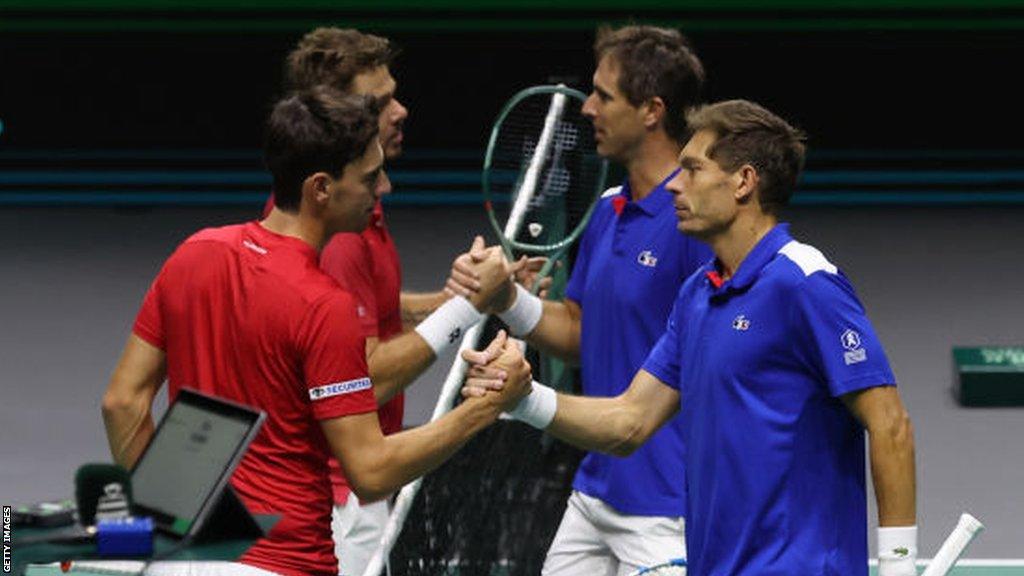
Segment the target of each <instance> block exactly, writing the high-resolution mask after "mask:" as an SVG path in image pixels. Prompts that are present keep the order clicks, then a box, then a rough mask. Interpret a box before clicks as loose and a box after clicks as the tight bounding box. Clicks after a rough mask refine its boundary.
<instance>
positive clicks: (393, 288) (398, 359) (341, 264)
mask: <svg viewBox="0 0 1024 576" xmlns="http://www.w3.org/2000/svg"><path fill="white" fill-rule="evenodd" d="M396 52H397V51H396V49H395V48H394V46H393V45H392V44H391V42H390V41H389V40H388V39H386V38H382V37H379V36H374V35H372V34H365V33H362V32H359V31H358V30H352V29H339V28H317V29H315V30H313V31H312V32H309V33H308V34H306V35H305V36H303V38H302V39H301V40H300V41H299V42H298V44H297V45H296V47H295V49H294V50H292V52H291V53H290V54H289V55H288V58H287V64H286V68H285V79H286V84H287V85H288V86H289V87H290V88H291V89H307V88H310V87H313V86H316V85H325V86H330V87H332V88H334V89H335V90H338V91H340V92H342V93H346V94H362V95H367V96H370V97H372V98H374V99H375V100H376V102H377V105H378V106H379V107H380V117H379V127H380V141H381V146H382V147H383V149H384V155H385V157H386V158H387V159H388V160H389V161H390V160H394V159H395V158H397V157H398V156H399V155H401V153H402V142H403V134H402V127H403V124H404V122H405V119H406V118H407V117H408V110H407V109H406V108H405V106H403V105H402V103H401V102H399V101H398V98H397V97H396V96H395V92H396V90H397V84H396V82H395V79H394V78H393V77H392V75H391V70H390V66H391V63H392V61H393V59H394V57H395V55H396ZM474 246H478V247H479V246H482V240H477V241H476V242H475V243H474ZM320 266H321V268H322V269H323V271H324V272H326V273H327V274H328V275H329V276H331V277H332V278H334V279H335V280H337V281H338V283H339V284H341V286H342V287H343V288H345V290H347V291H348V292H350V293H351V294H352V295H353V296H354V297H355V300H356V306H357V311H358V315H359V321H360V325H361V326H362V328H363V333H364V334H365V336H366V339H367V342H366V354H367V359H368V363H369V367H370V376H371V378H372V380H373V384H374V392H375V393H376V396H377V401H378V402H379V403H380V412H379V414H380V421H381V427H382V429H383V430H384V432H385V433H386V434H393V433H395V432H398V431H400V430H401V429H402V418H403V414H404V401H405V400H404V394H403V392H402V391H403V389H404V388H405V387H406V386H408V385H409V384H411V383H412V381H413V380H414V379H415V378H416V377H417V376H419V375H420V374H422V373H423V372H424V371H425V370H426V369H427V368H428V367H429V366H430V365H431V364H432V363H433V362H434V360H435V359H436V358H437V356H438V354H439V353H440V352H441V351H442V350H443V349H444V348H446V347H447V346H450V345H451V344H452V343H454V342H458V337H457V336H458V335H456V337H455V338H451V337H449V336H450V332H451V328H450V327H449V326H450V325H451V324H452V322H451V321H449V320H447V318H456V319H458V318H463V317H465V318H477V319H478V318H481V316H480V315H479V314H477V311H476V309H474V307H473V306H471V305H470V304H469V303H468V302H467V301H466V300H465V299H464V298H462V297H457V298H451V299H450V295H449V294H446V293H445V292H433V293H425V294H418V293H412V292H407V291H402V289H401V284H402V270H401V265H400V262H399V259H398V251H397V249H396V247H395V243H394V240H393V239H392V236H391V232H390V230H389V229H388V227H387V224H386V221H385V217H384V207H383V206H382V205H381V203H380V201H378V202H377V204H376V205H375V206H374V209H373V214H372V216H371V217H370V223H369V225H368V226H367V227H366V228H365V229H363V230H358V231H352V232H349V233H342V234H336V235H335V236H334V237H333V238H332V239H331V240H330V241H329V242H328V243H327V245H326V246H325V247H324V250H323V253H322V254H321V257H320ZM515 270H516V268H515V267H513V268H512V269H511V270H510V271H515ZM432 315H433V316H432ZM428 318H429V320H428ZM439 320H440V321H441V322H440V324H439V323H438V321H439ZM459 324H460V325H462V324H464V323H463V322H459ZM439 328H440V329H439ZM331 480H332V483H333V485H334V501H335V509H334V514H333V520H332V526H333V530H334V539H335V543H336V549H335V553H336V555H337V556H338V560H339V566H338V570H339V574H342V575H343V576H361V575H362V573H363V568H364V567H365V566H366V564H367V563H368V562H369V560H370V558H371V557H372V555H373V552H374V551H375V549H376V547H377V545H378V543H379V542H380V537H381V535H382V534H383V531H384V526H385V524H386V523H387V519H388V512H389V510H388V502H387V501H386V499H381V500H378V501H374V502H361V501H360V499H359V498H358V497H356V496H352V495H351V493H350V490H349V488H348V481H347V480H346V478H345V475H344V473H343V472H342V470H341V469H340V468H339V467H338V465H337V462H336V461H334V460H332V461H331Z"/></svg>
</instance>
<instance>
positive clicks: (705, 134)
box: [464, 100, 917, 576]
mask: <svg viewBox="0 0 1024 576" xmlns="http://www.w3.org/2000/svg"><path fill="white" fill-rule="evenodd" d="M688 121H689V125H690V128H691V129H692V130H693V131H694V135H693V137H692V138H690V140H689V142H687V144H686V146H685V148H684V149H683V151H682V153H681V154H680V156H679V164H680V168H681V169H680V172H679V173H678V175H677V176H676V177H675V178H674V179H673V180H672V181H671V182H670V183H669V184H668V189H669V190H670V191H671V193H672V195H673V196H674V207H675V215H676V217H677V218H678V227H679V229H680V230H682V231H683V232H685V233H686V234H688V235H690V236H694V237H697V238H701V239H702V240H704V241H706V242H707V243H708V244H709V245H710V246H711V247H712V249H713V250H714V252H715V256H716V257H717V258H716V259H715V260H714V261H712V262H709V263H708V264H706V265H705V266H703V267H702V268H701V269H700V270H699V271H698V272H696V273H695V274H693V275H692V276H691V277H690V278H689V279H687V280H686V282H685V284H683V286H682V288H681V289H680V291H679V295H678V298H677V299H676V303H675V307H674V310H673V312H672V314H671V316H670V317H669V322H668V327H667V329H666V331H665V333H664V334H663V335H662V336H661V338H660V339H659V340H658V343H657V345H656V346H655V347H654V349H653V350H652V352H651V354H650V356H649V357H648V358H647V360H646V361H645V362H644V363H643V368H642V369H641V370H640V371H639V372H637V374H636V376H635V377H634V378H633V381H632V383H631V384H630V386H629V388H628V389H627V390H625V391H624V392H623V393H622V394H620V395H618V396H616V397H614V398H605V399H595V398H581V397H574V396H568V395H561V394H556V393H555V392H554V391H553V390H551V389H549V388H546V387H544V386H541V385H537V384H535V385H534V386H533V390H532V393H531V394H530V395H529V396H528V397H527V399H526V400H525V401H524V402H523V403H522V404H521V405H520V406H519V407H517V408H516V413H517V414H519V416H520V418H521V419H523V420H524V421H526V422H528V423H530V424H532V425H534V426H537V427H539V428H545V429H546V430H547V431H548V432H550V433H552V434H554V435H555V436H557V437H559V438H562V439H564V440H566V441H569V442H572V443H574V444H576V445H579V446H582V447H585V448H588V449H591V450H601V451H604V452H610V453H614V454H619V455H626V454H630V453H632V452H633V451H635V450H637V449H638V448H640V447H641V446H642V445H643V444H644V443H645V442H647V441H648V439H649V438H651V437H652V436H653V435H654V434H655V432H656V431H657V430H658V428H659V427H661V426H662V425H663V424H664V423H666V422H668V421H669V420H670V419H671V418H672V417H673V415H675V414H676V412H679V411H680V407H681V412H682V414H681V415H682V422H683V427H684V428H683V438H684V440H685V445H686V455H685V460H686V467H685V475H683V476H679V477H675V478H673V479H672V481H673V482H675V483H678V484H685V485H686V486H687V491H688V495H687V525H686V537H687V552H688V554H689V555H688V563H689V567H688V570H689V576H719V575H726V574H728V575H730V576H755V575H756V576H792V575H794V574H801V575H808V576H826V575H832V574H842V575H844V576H846V575H850V576H858V575H861V576H866V575H867V573H868V563H867V560H868V559H867V550H868V546H867V531H866V526H867V511H866V508H867V505H866V501H865V500H866V498H865V461H864V431H865V429H866V430H867V432H868V441H869V450H870V453H871V473H872V478H873V480H874V486H875V496H876V499H877V502H878V516H879V524H880V526H881V528H879V529H878V543H879V545H878V548H879V574H880V575H881V576H913V575H915V574H916V573H917V572H916V570H915V568H914V559H915V557H916V554H917V551H916V549H917V528H916V526H915V525H914V524H915V516H916V511H915V479H914V443H913V429H912V427H911V423H910V419H909V417H908V415H907V412H906V410H905V409H904V407H903V404H902V403H901V401H900V398H899V394H898V393H897V391H896V388H895V384H894V383H895V381H896V379H895V377H894V376H893V373H892V370H891V369H890V367H889V363H888V360H887V359H886V357H885V352H884V350H883V349H882V345H881V343H880V342H879V340H878V337H877V336H876V334H875V332H874V329H873V328H872V326H871V323H870V322H869V321H868V319H867V316H866V315H865V312H864V308H863V306H862V305H861V303H860V301H859V300H858V299H857V296H856V295H855V293H854V290H853V287H852V286H851V285H850V283H849V281H848V280H847V279H846V277H845V276H844V275H843V274H842V273H841V272H840V271H839V270H838V268H836V266H835V265H834V264H832V263H831V262H829V261H828V259H826V257H825V256H824V255H823V254H822V253H821V252H819V251H818V250H817V249H816V248H814V247H812V246H808V245H806V244H802V243H800V242H797V241H796V240H794V239H793V238H792V237H790V235H789V229H788V226H787V225H786V224H780V223H779V222H778V215H777V210H778V208H779V207H781V206H784V205H785V204H786V203H787V202H788V201H789V198H790V196H791V195H792V194H793V191H794V189H795V188H796V183H797V179H798V177H799V174H800V171H801V169H802V167H803V161H804V137H803V135H802V134H801V133H800V132H799V131H797V130H795V129H793V128H792V127H791V126H790V125H789V124H787V123H786V122H785V121H784V120H782V119H781V118H779V117H777V116H775V115H774V114H772V113H771V112H769V111H767V110H765V109H764V108H762V107H760V106H758V105H756V104H753V103H751V102H746V101H742V100H732V101H728V102H721V103H718V104H714V105H711V106H705V107H702V108H699V109H697V110H696V111H694V112H692V113H691V114H690V115H689V117H688ZM475 355H476V353H469V354H467V359H469V360H471V361H474V362H476V363H478V364H483V363H484V362H485V361H486V358H480V359H477V358H475ZM490 355H493V350H492V351H491V354H489V355H488V356H487V357H490ZM503 368H505V367H503ZM514 372H515V371H514V370H508V369H507V368H505V373H506V374H513V373H514ZM516 376H517V377H521V375H516ZM500 380H501V378H500V375H497V374H495V372H494V371H493V369H492V368H484V367H480V366H478V367H475V368H474V369H473V378H471V379H470V381H469V387H468V388H467V389H466V390H465V391H464V393H465V394H466V395H468V396H480V395H482V394H483V393H484V392H483V391H484V390H486V389H487V388H488V387H489V386H490V385H492V384H493V383H495V382H499V381H500Z"/></svg>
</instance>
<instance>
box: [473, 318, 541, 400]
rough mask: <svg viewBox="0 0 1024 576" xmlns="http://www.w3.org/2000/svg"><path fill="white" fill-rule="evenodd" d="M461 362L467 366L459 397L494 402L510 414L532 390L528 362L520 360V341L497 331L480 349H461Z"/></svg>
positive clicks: (522, 358) (521, 355)
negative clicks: (488, 342) (464, 381)
mask: <svg viewBox="0 0 1024 576" xmlns="http://www.w3.org/2000/svg"><path fill="white" fill-rule="evenodd" d="M462 359H463V360H465V361H466V362H467V363H468V364H469V372H468V375H467V377H466V383H465V384H464V385H463V387H462V396H463V397H465V398H467V399H478V401H487V402H496V403H497V405H498V407H499V408H500V409H501V410H503V411H506V412H512V411H513V410H514V409H515V408H516V407H517V405H518V404H519V403H520V401H521V400H522V399H523V398H525V397H526V396H528V395H529V394H530V392H531V390H532V389H533V374H532V372H531V366H530V363H529V362H527V361H526V358H524V357H523V352H522V346H521V345H520V342H519V341H517V340H514V339H512V338H509V337H508V335H506V333H505V331H504V330H499V331H498V335H497V336H495V338H494V340H491V343H490V344H488V345H487V348H485V349H483V350H479V351H478V350H464V351H463V352H462Z"/></svg>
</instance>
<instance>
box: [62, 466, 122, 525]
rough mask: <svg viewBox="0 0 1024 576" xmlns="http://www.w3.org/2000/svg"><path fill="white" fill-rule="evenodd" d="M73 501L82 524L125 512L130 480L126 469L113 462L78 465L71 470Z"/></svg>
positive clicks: (90, 523) (114, 517)
mask: <svg viewBox="0 0 1024 576" xmlns="http://www.w3.org/2000/svg"><path fill="white" fill-rule="evenodd" d="M75 502H76V503H77V504H78V523H79V524H81V525H82V526H86V527H88V526H95V525H96V521H97V520H110V519H116V518H125V517H127V516H129V514H130V509H131V503H132V484H131V477H130V476H129V475H128V471H127V470H125V469H124V468H122V467H121V466H118V465H117V464H85V465H83V466H81V467H80V468H79V469H78V472H76V473H75Z"/></svg>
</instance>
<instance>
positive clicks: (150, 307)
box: [132, 265, 166, 350]
mask: <svg viewBox="0 0 1024 576" xmlns="http://www.w3.org/2000/svg"><path fill="white" fill-rule="evenodd" d="M164 270H166V265H164V269H163V270H161V271H160V273H159V274H157V277H156V278H155V279H154V280H153V283H152V284H151V285H150V286H149V290H148V291H147V292H146V297H145V298H143V300H142V307H141V308H139V313H138V315H136V316H135V324H134V325H133V326H132V332H133V333H134V334H135V335H136V336H138V337H139V338H142V339H143V340H145V341H146V342H147V343H149V344H152V345H153V346H155V347H157V348H159V349H160V350H164V349H165V341H164V323H163V315H162V314H161V305H160V302H161V299H162V298H161V291H162V290H163V288H162V286H163V284H164V283H163V281H162V278H163V276H164Z"/></svg>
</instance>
